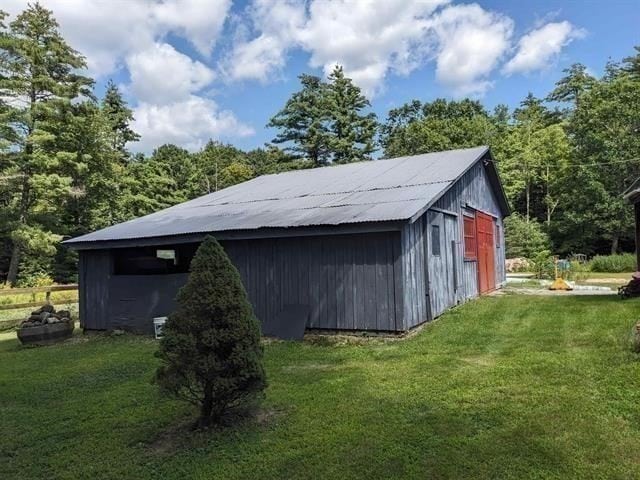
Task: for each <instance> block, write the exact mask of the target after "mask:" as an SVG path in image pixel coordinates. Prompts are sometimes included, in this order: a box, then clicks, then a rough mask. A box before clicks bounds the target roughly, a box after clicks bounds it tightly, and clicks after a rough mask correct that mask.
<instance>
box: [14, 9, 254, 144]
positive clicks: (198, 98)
mask: <svg viewBox="0 0 640 480" xmlns="http://www.w3.org/2000/svg"><path fill="white" fill-rule="evenodd" d="M41 4H42V5H44V6H45V7H46V8H48V9H50V10H52V11H53V13H54V16H55V18H56V19H57V20H58V23H59V24H60V30H61V32H62V34H63V36H64V37H65V38H66V39H67V41H68V42H69V44H70V45H71V46H73V47H74V48H76V49H77V50H79V51H80V52H81V53H82V54H84V55H85V56H86V57H87V63H88V67H89V73H90V74H91V75H92V76H96V77H99V78H105V77H108V76H114V75H116V74H117V73H118V71H120V70H121V69H124V68H126V69H127V71H128V72H129V76H130V83H128V84H124V85H123V86H122V87H123V89H124V90H125V91H126V92H127V93H129V94H131V95H132V96H133V97H134V98H135V102H134V115H135V117H136V120H135V123H134V128H135V129H137V131H138V133H140V134H141V136H142V139H141V141H140V142H138V143H135V144H132V145H130V147H131V148H132V149H134V150H141V151H150V150H152V149H153V148H154V147H157V146H158V145H160V144H163V143H167V142H174V143H177V144H178V145H182V146H184V147H186V148H198V147H199V146H200V145H202V144H203V143H204V142H206V141H207V140H208V139H209V138H216V137H218V136H246V135H250V134H252V133H253V131H252V130H251V129H250V128H249V127H247V126H246V125H244V124H243V123H241V122H240V121H239V120H238V119H237V118H236V117H235V116H234V114H233V113H232V112H230V111H227V110H220V109H219V108H218V106H217V105H216V103H215V102H214V101H213V100H212V99H210V98H208V97H207V96H206V95H205V94H203V93H202V92H203V90H205V89H208V88H209V87H210V86H211V83H212V82H213V81H214V79H215V75H214V72H213V70H212V69H211V68H210V67H208V66H207V65H205V64H204V63H203V62H201V61H199V60H196V59H192V58H190V57H189V56H187V55H185V54H183V53H180V52H178V51H177V50H176V49H175V48H174V47H173V46H172V45H170V44H169V43H167V42H166V38H167V36H168V35H169V34H173V35H176V36H179V37H182V38H183V39H185V40H186V41H188V42H190V43H191V44H192V45H193V46H194V47H195V48H196V50H197V51H198V53H200V54H201V55H203V56H204V57H207V56H209V55H210V54H211V53H212V50H213V47H214V45H215V43H216V41H217V40H218V38H219V36H220V34H221V32H222V29H223V26H224V23H225V21H226V18H227V16H228V13H229V9H230V7H231V0H207V1H204V0H137V1H126V2H125V1H105V0H41ZM26 5H27V2H26V1H25V0H5V3H3V7H2V8H3V9H6V10H8V11H9V12H10V13H11V14H14V15H15V14H17V13H18V12H20V11H22V10H23V9H24V8H26Z"/></svg>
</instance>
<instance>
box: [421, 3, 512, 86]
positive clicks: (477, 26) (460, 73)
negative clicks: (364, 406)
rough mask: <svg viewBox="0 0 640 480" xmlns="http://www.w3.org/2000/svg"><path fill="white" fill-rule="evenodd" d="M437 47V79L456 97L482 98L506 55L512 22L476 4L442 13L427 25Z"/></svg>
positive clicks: (453, 8) (450, 8) (446, 10)
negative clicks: (493, 72) (472, 96)
mask: <svg viewBox="0 0 640 480" xmlns="http://www.w3.org/2000/svg"><path fill="white" fill-rule="evenodd" d="M430 29H431V31H432V32H433V35H434V36H435V39H436V43H437V44H438V48H437V53H436V56H435V58H436V79H437V80H438V81H439V82H440V83H442V84H443V85H446V86H447V87H449V88H450V89H451V90H452V91H453V92H454V94H456V95H458V96H465V95H482V94H483V93H484V92H485V91H486V90H487V89H488V88H489V87H490V86H491V82H490V81H489V75H490V74H491V72H492V71H493V70H494V69H495V68H496V66H497V65H498V63H499V62H500V60H501V59H502V58H503V56H504V55H505V53H506V52H507V51H508V49H509V46H510V39H511V35H512V33H513V21H512V20H511V19H510V18H508V17H505V16H503V15H500V14H497V13H492V12H488V11H486V10H484V9H483V8H482V7H480V6H479V5H477V4H472V5H456V6H452V7H448V8H446V9H444V10H443V11H442V12H440V13H439V14H437V15H436V16H435V17H434V18H433V20H432V21H431V23H430Z"/></svg>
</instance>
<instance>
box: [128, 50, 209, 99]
mask: <svg viewBox="0 0 640 480" xmlns="http://www.w3.org/2000/svg"><path fill="white" fill-rule="evenodd" d="M126 64H127V67H128V69H129V74H130V76H131V84H132V86H131V91H132V92H133V94H134V95H135V96H136V98H137V99H138V100H139V101H140V102H151V103H156V104H165V103H166V104H168V103H171V102H174V101H176V100H184V99H187V98H189V96H190V95H191V94H192V93H197V92H198V91H200V90H201V89H203V88H205V87H206V86H207V85H209V84H210V83H211V82H212V81H213V79H214V77H215V75H214V73H213V70H211V69H210V68H209V67H207V66H206V65H204V64H203V63H201V62H198V61H197V60H192V59H191V58H190V57H188V56H187V55H184V54H182V53H180V52H178V51H177V50H176V49H175V48H173V47H172V46H171V45H169V44H168V43H155V44H153V45H152V46H151V47H150V48H148V49H147V50H144V51H141V52H136V53H133V54H131V55H130V56H128V57H127V59H126Z"/></svg>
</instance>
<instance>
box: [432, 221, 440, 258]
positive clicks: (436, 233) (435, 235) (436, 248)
mask: <svg viewBox="0 0 640 480" xmlns="http://www.w3.org/2000/svg"><path fill="white" fill-rule="evenodd" d="M431 253H432V254H433V255H435V256H440V225H431Z"/></svg>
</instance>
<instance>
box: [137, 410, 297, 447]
mask: <svg viewBox="0 0 640 480" xmlns="http://www.w3.org/2000/svg"><path fill="white" fill-rule="evenodd" d="M283 415H284V410H282V409H276V408H259V409H257V410H255V411H254V412H252V413H251V414H244V415H242V416H239V415H234V414H231V415H230V416H229V417H227V418H226V419H224V420H223V422H222V424H220V425H216V426H212V427H210V428H207V429H203V430H199V429H197V428H196V426H195V422H196V419H195V418H194V417H191V416H189V417H186V418H183V419H182V420H181V421H179V422H178V423H175V424H172V425H169V426H168V427H167V428H165V429H164V430H162V431H161V432H159V433H158V435H157V436H156V437H155V438H153V439H152V440H151V441H150V442H148V443H146V444H143V446H144V448H145V450H146V451H147V452H148V453H150V454H151V455H159V456H164V455H172V454H175V453H178V452H180V451H182V450H189V449H193V448H198V447H201V446H203V445H205V444H207V443H208V442H209V441H211V440H212V438H213V437H214V436H215V435H216V434H222V435H225V432H227V433H228V432H231V431H233V430H236V429H243V428H255V427H258V428H268V427H270V426H272V425H274V424H276V423H277V422H278V420H279V419H280V418H281V417H282V416H283Z"/></svg>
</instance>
